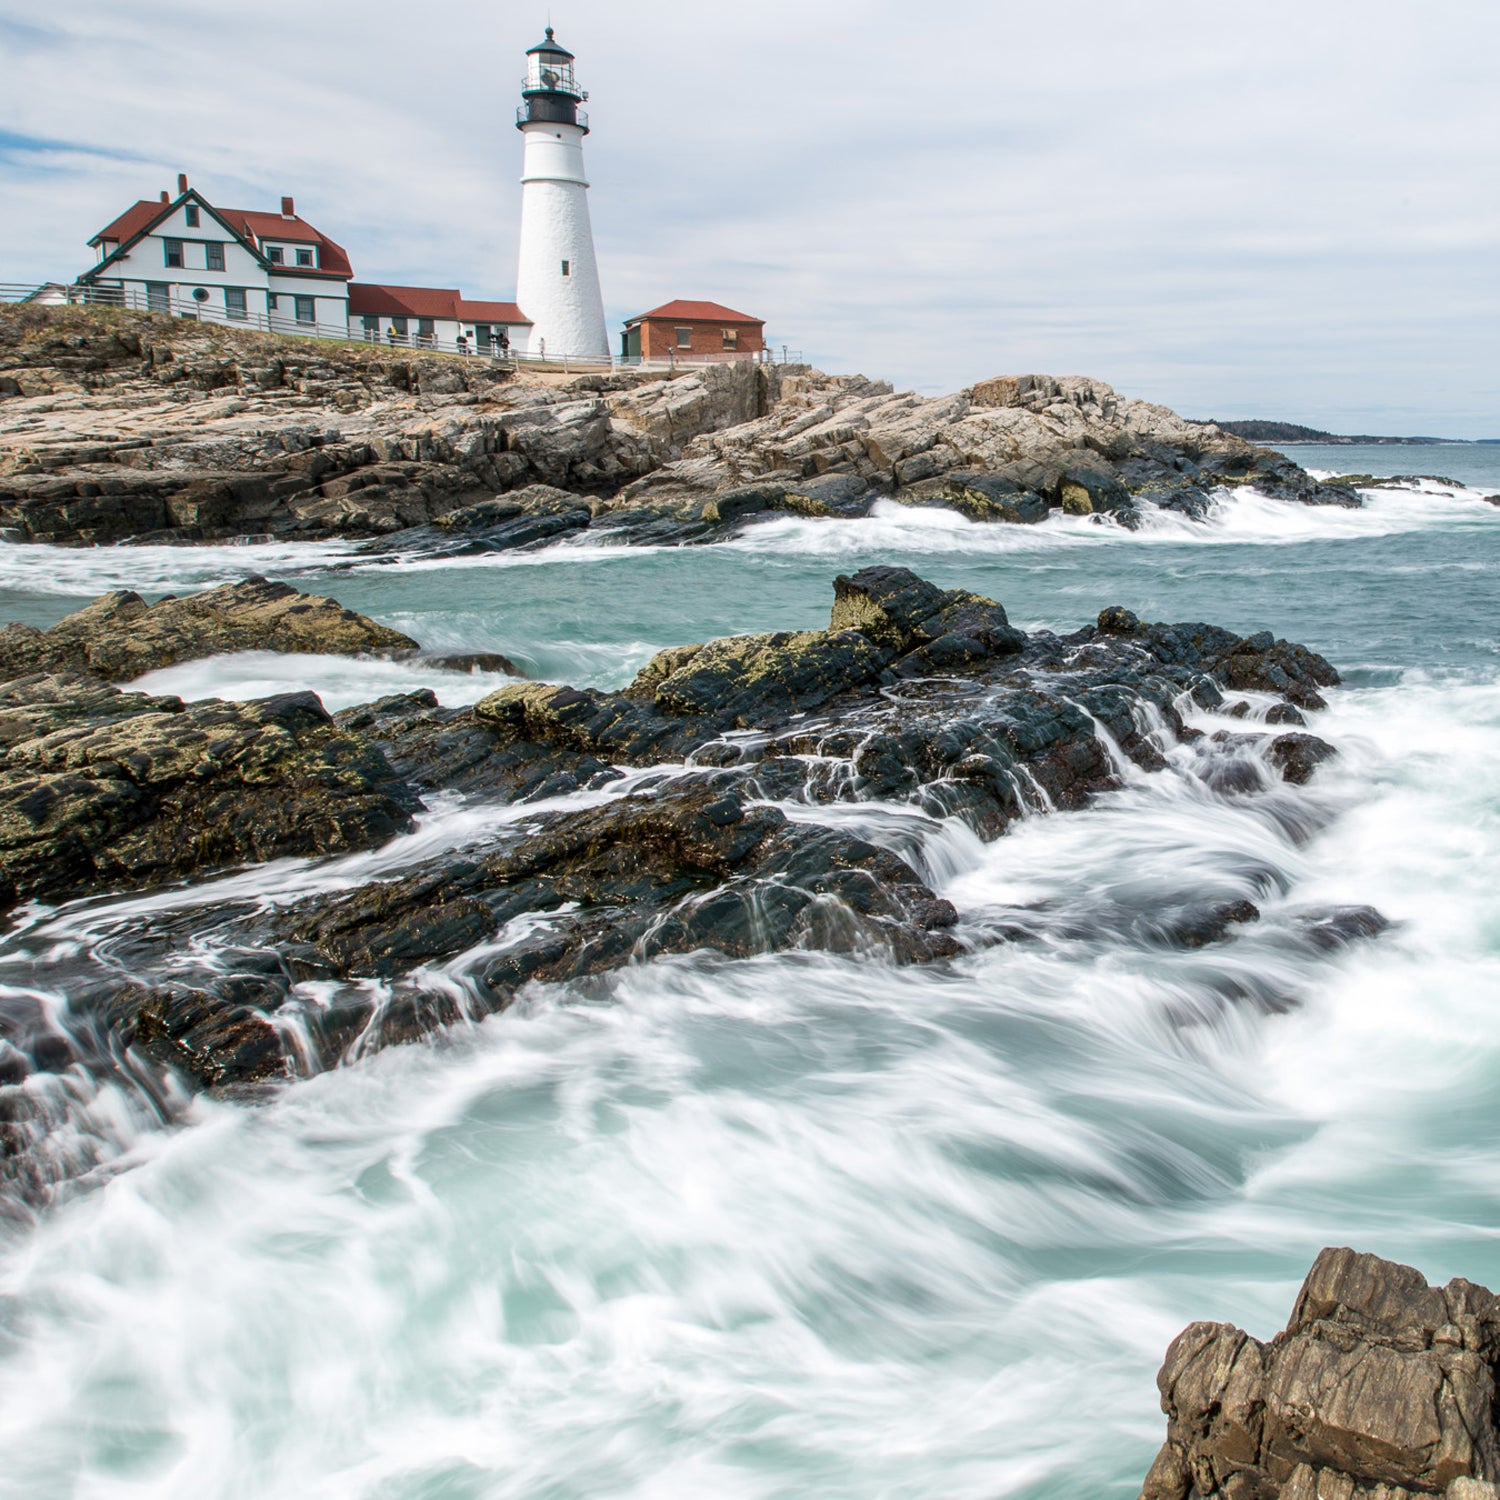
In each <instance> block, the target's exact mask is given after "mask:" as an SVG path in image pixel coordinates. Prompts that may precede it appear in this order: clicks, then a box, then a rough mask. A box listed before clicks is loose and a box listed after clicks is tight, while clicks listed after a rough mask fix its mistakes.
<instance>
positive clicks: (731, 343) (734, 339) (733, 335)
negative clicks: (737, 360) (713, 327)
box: [724, 328, 740, 349]
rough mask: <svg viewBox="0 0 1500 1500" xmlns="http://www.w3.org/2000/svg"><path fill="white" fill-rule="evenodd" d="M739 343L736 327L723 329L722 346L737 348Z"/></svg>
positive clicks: (738, 333) (738, 332)
mask: <svg viewBox="0 0 1500 1500" xmlns="http://www.w3.org/2000/svg"><path fill="white" fill-rule="evenodd" d="M739 344H740V331H739V329H738V328H726V329H724V347H725V348H726V349H737V348H739Z"/></svg>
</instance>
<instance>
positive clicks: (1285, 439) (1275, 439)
mask: <svg viewBox="0 0 1500 1500" xmlns="http://www.w3.org/2000/svg"><path fill="white" fill-rule="evenodd" d="M1209 422H1210V423H1211V425H1213V426H1214V427H1217V428H1218V429H1219V430H1220V431H1221V432H1232V433H1233V434H1234V435H1235V436H1236V437H1242V438H1245V439H1246V440H1247V441H1249V442H1252V443H1445V442H1453V441H1454V439H1452V438H1435V437H1375V436H1373V435H1371V434H1370V433H1361V434H1359V435H1358V436H1355V437H1350V436H1348V435H1346V434H1343V433H1337V432H1324V431H1322V430H1321V429H1320V428H1317V427H1303V426H1301V425H1300V424H1299V423H1297V422H1261V421H1250V422H1220V421H1218V420H1217V419H1216V418H1210V419H1209Z"/></svg>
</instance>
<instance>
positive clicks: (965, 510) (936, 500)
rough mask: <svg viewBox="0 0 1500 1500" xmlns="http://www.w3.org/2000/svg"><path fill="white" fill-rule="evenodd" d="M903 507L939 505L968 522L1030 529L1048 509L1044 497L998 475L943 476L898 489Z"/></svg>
mask: <svg viewBox="0 0 1500 1500" xmlns="http://www.w3.org/2000/svg"><path fill="white" fill-rule="evenodd" d="M895 498H896V499H898V500H900V501H901V503H902V504H903V505H938V506H942V507H943V508H944V509H947V510H956V511H957V512H958V513H959V514H960V515H962V516H967V517H968V518H969V519H970V520H971V521H1005V522H1009V523H1011V524H1012V525H1021V526H1029V525H1034V524H1035V523H1036V522H1037V521H1045V520H1046V519H1047V515H1048V512H1049V511H1050V509H1051V507H1050V506H1049V505H1048V503H1047V497H1046V496H1045V495H1038V494H1037V493H1036V492H1035V491H1034V490H1028V489H1024V488H1022V486H1021V485H1019V484H1017V483H1016V481H1015V480H1013V479H1008V478H1006V477H1005V476H1004V475H1001V474H964V473H954V474H944V475H942V476H940V477H938V478H933V479H923V480H919V481H918V482H917V483H915V484H911V485H908V486H906V487H905V488H903V489H902V490H900V491H899V492H898V493H897V495H896V497H895Z"/></svg>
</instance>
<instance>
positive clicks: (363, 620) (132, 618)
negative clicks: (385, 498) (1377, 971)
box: [0, 577, 421, 682]
mask: <svg viewBox="0 0 1500 1500" xmlns="http://www.w3.org/2000/svg"><path fill="white" fill-rule="evenodd" d="M420 649H421V648H420V647H419V646H418V645H417V643H416V642H415V641H414V640H412V638H411V637H410V636H407V635H402V633H401V632H400V631H399V630H392V629H390V628H389V627H388V626H385V625H381V624H378V623H377V622H376V621H374V620H372V619H370V618H369V617H368V616H367V615H361V614H356V613H355V611H354V610H352V609H345V608H344V607H343V605H341V604H340V603H339V602H338V601H337V600H335V599H325V598H323V597H322V596H321V595H318V594H302V593H298V591H297V590H296V589H294V588H292V587H291V585H290V584H285V583H269V582H267V581H266V580H265V579H264V578H256V577H251V578H247V579H245V580H243V581H242V582H240V583H227V584H225V585H223V586H222V587H221V588H216V589H208V590H206V591H205V592H204V593H201V594H190V595H188V596H187V597H186V598H177V597H175V596H172V595H168V597H167V598H165V599H159V600H158V601H157V602H156V603H155V604H147V603H146V601H145V600H144V599H142V598H141V596H140V595H139V594H135V593H131V592H129V591H128V590H118V591H116V592H114V593H110V594H102V595H100V597H99V598H97V599H95V600H93V601H91V602H90V603H89V604H86V605H85V606H84V607H83V608H82V609H80V610H78V611H77V612H76V613H74V614H71V615H69V616H67V618H66V619H63V620H60V621H58V623H57V624H56V625H54V626H52V628H51V629H50V630H38V629H36V628H35V627H34V626H31V625H17V624H10V625H6V626H4V627H0V680H3V679H4V678H7V677H21V676H25V675H26V674H28V673H32V672H86V673H89V674H91V675H92V676H94V677H100V678H103V679H104V680H105V681H107V682H128V681H130V680H131V679H132V678H135V677H140V676H142V675H144V674H145V673H147V672H154V671H157V670H159V669H160V668H162V667H170V666H173V665H175V664H176V663H177V662H180V661H192V660H195V659H196V658H198V657H202V656H218V655H221V654H224V653H226V652H230V651H280V652H293V653H312V654H318V655H324V654H326V655H330V656H357V655H361V654H365V653H370V654H380V655H390V654H392V653H394V652H401V653H405V652H415V651H418V650H420Z"/></svg>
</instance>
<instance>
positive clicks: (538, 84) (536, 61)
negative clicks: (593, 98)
mask: <svg viewBox="0 0 1500 1500" xmlns="http://www.w3.org/2000/svg"><path fill="white" fill-rule="evenodd" d="M526 87H527V88H528V89H534V90H537V91H538V92H546V93H549V94H576V93H577V92H578V80H577V79H576V78H575V77H574V75H573V59H572V58H571V57H568V56H566V55H565V54H563V53H561V52H533V53H532V54H531V56H530V57H528V58H527V59H526Z"/></svg>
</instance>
